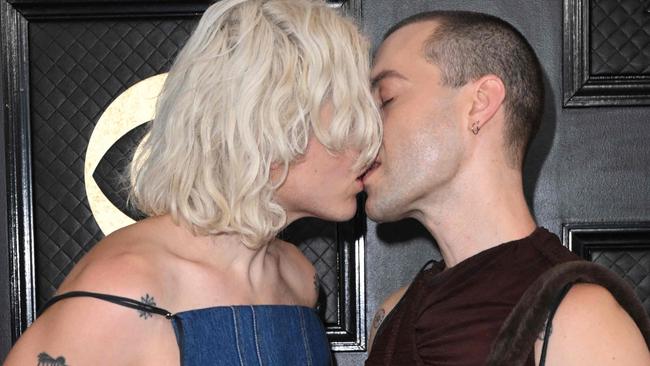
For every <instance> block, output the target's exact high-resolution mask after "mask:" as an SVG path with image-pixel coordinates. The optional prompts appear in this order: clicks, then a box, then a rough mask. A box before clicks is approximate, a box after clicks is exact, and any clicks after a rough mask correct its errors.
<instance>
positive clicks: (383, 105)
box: [380, 98, 395, 109]
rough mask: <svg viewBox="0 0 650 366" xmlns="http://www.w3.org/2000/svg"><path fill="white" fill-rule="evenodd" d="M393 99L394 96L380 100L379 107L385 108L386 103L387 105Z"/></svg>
mask: <svg viewBox="0 0 650 366" xmlns="http://www.w3.org/2000/svg"><path fill="white" fill-rule="evenodd" d="M394 99H395V98H390V99H386V100H384V101H382V102H381V106H380V108H381V109H384V108H385V107H386V106H388V105H389V104H390V103H391V102H392V101H393V100H394Z"/></svg>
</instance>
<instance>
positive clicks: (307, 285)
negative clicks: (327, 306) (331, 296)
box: [273, 240, 320, 307]
mask: <svg viewBox="0 0 650 366" xmlns="http://www.w3.org/2000/svg"><path fill="white" fill-rule="evenodd" d="M273 245H274V246H275V247H276V249H277V251H278V253H279V254H280V255H279V258H280V260H279V266H280V273H281V274H282V277H283V278H284V280H285V281H286V282H287V284H288V285H289V287H290V288H291V289H292V291H293V292H294V293H295V294H296V295H297V297H298V298H299V299H300V302H301V305H304V306H308V307H314V306H315V305H316V302H317V301H318V293H319V289H320V282H319V279H318V274H317V273H316V268H315V267H314V265H313V264H312V263H311V261H310V260H309V259H307V257H305V255H304V254H303V253H302V251H301V250H300V249H299V248H298V247H296V246H295V245H293V244H291V243H287V242H285V241H281V240H277V241H275V242H273Z"/></svg>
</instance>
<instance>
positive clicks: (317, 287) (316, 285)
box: [314, 273, 320, 312]
mask: <svg viewBox="0 0 650 366" xmlns="http://www.w3.org/2000/svg"><path fill="white" fill-rule="evenodd" d="M314 291H316V305H315V306H314V308H315V309H316V310H317V311H318V312H320V278H318V273H316V274H314Z"/></svg>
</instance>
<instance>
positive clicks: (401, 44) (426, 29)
mask: <svg viewBox="0 0 650 366" xmlns="http://www.w3.org/2000/svg"><path fill="white" fill-rule="evenodd" d="M436 25H437V23H436V22H435V21H431V20H429V21H420V22H416V23H412V24H409V25H406V26H404V27H402V28H400V29H398V30H396V31H395V32H393V33H392V34H391V35H390V36H389V37H388V38H387V39H386V40H384V42H382V44H381V45H380V47H379V49H378V50H377V53H376V55H375V60H374V69H375V70H378V69H383V68H388V67H389V68H396V67H398V66H402V67H408V66H415V65H414V64H417V63H428V61H426V60H425V58H424V44H425V41H426V40H427V39H429V37H430V36H431V33H432V32H433V30H434V29H435V27H436Z"/></svg>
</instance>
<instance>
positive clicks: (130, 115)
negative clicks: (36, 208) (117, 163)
mask: <svg viewBox="0 0 650 366" xmlns="http://www.w3.org/2000/svg"><path fill="white" fill-rule="evenodd" d="M166 78H167V74H159V75H156V76H152V77H150V78H147V79H145V80H142V81H140V82H138V83H137V84H135V85H133V86H131V87H130V88H128V89H127V90H126V91H124V92H123V93H122V94H120V95H119V96H118V97H117V98H115V100H114V101H113V102H112V103H111V104H110V105H109V106H108V107H107V108H106V110H105V111H104V113H103V114H102V115H101V117H99V120H98V121H97V124H96V125H95V128H94V129H93V132H92V134H91V136H90V140H89V141H88V148H87V150H86V159H85V162H84V184H85V186H86V195H87V197H88V203H89V204H90V210H91V211H92V213H93V216H94V218H95V221H96V222H97V225H99V228H100V229H101V230H102V232H103V233H104V235H108V234H110V233H112V232H113V231H115V230H117V229H120V228H122V227H124V226H127V225H130V224H132V223H134V222H135V221H134V220H133V219H132V218H130V217H128V216H127V215H125V214H124V213H123V212H122V211H120V209H119V208H117V207H115V205H114V204H113V203H112V202H111V201H110V200H109V199H108V198H107V197H106V195H105V194H104V193H103V192H102V191H101V189H100V188H99V186H98V185H97V182H96V181H95V178H94V177H93V173H94V171H95V169H96V168H97V165H98V164H99V162H100V161H101V159H102V157H103V156H104V155H105V154H106V152H107V151H108V150H109V149H110V148H111V146H113V144H115V143H116V142H117V141H118V140H119V139H120V138H121V137H122V136H124V135H126V134H127V133H128V132H129V131H131V130H133V129H134V128H136V127H138V126H140V125H142V124H144V123H147V122H149V121H151V120H152V119H153V118H154V116H155V110H156V100H157V99H158V95H160V91H161V90H162V86H163V84H164V82H165V79H166ZM136 151H137V150H136Z"/></svg>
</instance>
